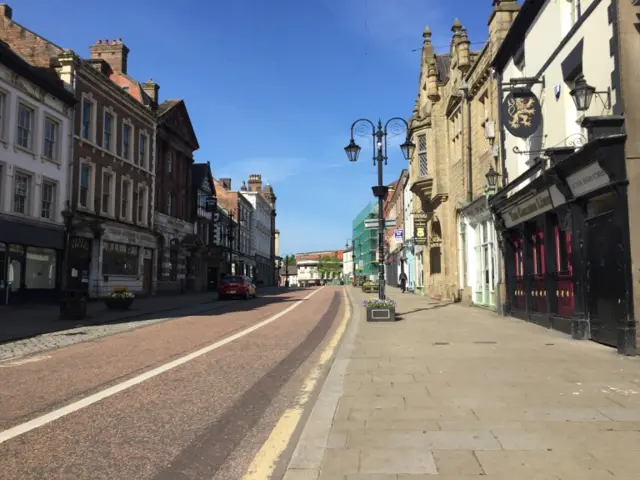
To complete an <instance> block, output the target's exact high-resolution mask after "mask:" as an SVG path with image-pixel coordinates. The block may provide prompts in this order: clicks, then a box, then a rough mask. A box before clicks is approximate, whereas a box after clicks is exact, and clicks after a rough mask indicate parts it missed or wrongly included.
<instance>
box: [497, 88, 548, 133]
mask: <svg viewBox="0 0 640 480" xmlns="http://www.w3.org/2000/svg"><path fill="white" fill-rule="evenodd" d="M502 118H503V124H504V128H506V129H507V131H508V132H509V133H510V134H511V135H513V136H514V137H518V138H528V137H530V136H531V135H533V134H534V133H535V132H536V130H538V127H539V126H540V123H541V122H542V108H541V107H540V101H539V100H538V97H536V96H535V94H534V93H533V92H532V91H530V90H519V91H512V92H509V94H508V95H507V96H506V97H505V99H504V100H503V102H502Z"/></svg>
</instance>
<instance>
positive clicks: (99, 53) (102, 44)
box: [89, 39, 129, 75]
mask: <svg viewBox="0 0 640 480" xmlns="http://www.w3.org/2000/svg"><path fill="white" fill-rule="evenodd" d="M89 50H90V51H91V58H93V59H97V58H99V59H101V60H104V61H106V62H107V63H108V64H109V65H110V66H111V69H112V70H113V71H114V72H117V73H124V74H125V75H126V73H127V59H128V56H129V49H128V48H127V46H126V45H125V44H124V43H122V42H116V40H111V41H109V39H105V40H98V41H97V42H96V44H95V45H92V46H91V47H89Z"/></svg>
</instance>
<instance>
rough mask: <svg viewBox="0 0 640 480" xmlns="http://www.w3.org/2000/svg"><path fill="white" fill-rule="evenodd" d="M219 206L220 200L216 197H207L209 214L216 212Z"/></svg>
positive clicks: (206, 203) (206, 202)
mask: <svg viewBox="0 0 640 480" xmlns="http://www.w3.org/2000/svg"><path fill="white" fill-rule="evenodd" d="M217 206H218V200H217V199H216V198H215V197H207V199H206V200H205V209H206V211H207V212H215V211H216V208H217Z"/></svg>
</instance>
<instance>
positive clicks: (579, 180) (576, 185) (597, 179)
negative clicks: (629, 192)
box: [567, 162, 611, 197]
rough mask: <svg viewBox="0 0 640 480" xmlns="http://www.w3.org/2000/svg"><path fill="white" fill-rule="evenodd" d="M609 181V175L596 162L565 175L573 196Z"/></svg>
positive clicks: (606, 183)
mask: <svg viewBox="0 0 640 480" xmlns="http://www.w3.org/2000/svg"><path fill="white" fill-rule="evenodd" d="M610 182H611V179H610V178H609V175H607V172H605V171H604V170H603V169H602V167H601V166H600V164H598V162H594V163H592V164H591V165H589V166H587V167H585V168H583V169H581V170H578V171H577V172H576V173H572V174H571V175H569V176H568V177H567V183H568V184H569V188H570V189H571V193H573V196H574V197H579V196H581V195H584V194H586V193H589V192H591V191H593V190H595V189H597V188H600V187H603V186H605V185H608V184H609V183H610Z"/></svg>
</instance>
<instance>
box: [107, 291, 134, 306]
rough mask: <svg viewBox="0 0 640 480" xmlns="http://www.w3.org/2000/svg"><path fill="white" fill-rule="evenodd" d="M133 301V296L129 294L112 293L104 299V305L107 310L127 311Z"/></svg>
mask: <svg viewBox="0 0 640 480" xmlns="http://www.w3.org/2000/svg"><path fill="white" fill-rule="evenodd" d="M135 299H136V297H135V295H134V294H133V293H130V292H113V293H111V294H110V295H109V296H108V297H105V298H104V304H105V305H106V306H107V308H108V309H109V310H127V309H129V307H131V305H133V301H134V300H135Z"/></svg>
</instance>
